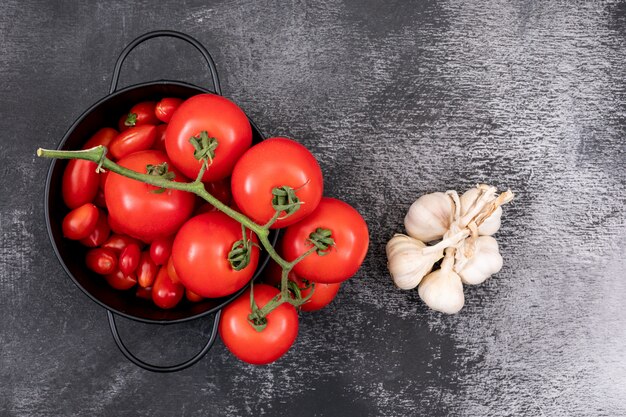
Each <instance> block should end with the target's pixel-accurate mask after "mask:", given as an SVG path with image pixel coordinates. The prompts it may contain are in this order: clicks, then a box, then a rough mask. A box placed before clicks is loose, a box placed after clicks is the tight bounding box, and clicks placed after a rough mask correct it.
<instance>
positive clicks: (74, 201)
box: [61, 159, 100, 209]
mask: <svg viewBox="0 0 626 417" xmlns="http://www.w3.org/2000/svg"><path fill="white" fill-rule="evenodd" d="M97 167H98V164H96V163H95V162H90V161H85V160H83V159H72V160H71V161H70V162H69V163H68V164H67V167H66V168H65V171H64V172H63V183H62V186H61V189H62V191H63V201H64V202H65V205H66V206H68V207H69V208H71V209H75V208H76V207H79V206H82V205H83V204H86V203H91V202H92V201H93V200H94V198H96V194H97V193H98V186H99V185H100V178H99V177H98V173H97V172H96V168H97Z"/></svg>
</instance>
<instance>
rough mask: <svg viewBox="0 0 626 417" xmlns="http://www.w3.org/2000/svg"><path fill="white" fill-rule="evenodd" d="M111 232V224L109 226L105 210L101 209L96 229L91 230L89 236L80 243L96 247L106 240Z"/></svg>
mask: <svg viewBox="0 0 626 417" xmlns="http://www.w3.org/2000/svg"><path fill="white" fill-rule="evenodd" d="M110 234H111V226H109V222H108V221H107V215H106V213H105V212H104V211H102V210H99V213H98V221H97V222H96V227H95V229H93V232H91V233H90V234H89V236H87V237H86V238H84V239H81V240H80V243H82V244H83V245H85V246H87V247H90V248H95V247H98V246H100V245H102V244H103V243H104V242H106V240H107V239H108V238H109V235H110Z"/></svg>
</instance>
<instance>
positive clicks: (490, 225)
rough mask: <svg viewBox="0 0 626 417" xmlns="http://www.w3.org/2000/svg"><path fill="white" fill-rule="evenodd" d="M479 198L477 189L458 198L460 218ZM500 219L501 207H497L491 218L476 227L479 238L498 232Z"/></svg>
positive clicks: (479, 193)
mask: <svg viewBox="0 0 626 417" xmlns="http://www.w3.org/2000/svg"><path fill="white" fill-rule="evenodd" d="M480 196H481V190H480V189H479V188H470V189H469V190H467V191H466V192H464V193H463V195H462V196H461V198H460V201H461V216H465V215H466V214H467V212H468V211H469V210H470V209H471V208H472V206H473V205H474V203H475V202H476V200H478V198H479V197H480ZM494 199H495V197H494ZM501 218H502V207H498V208H497V209H496V210H495V211H494V212H493V213H492V214H491V216H489V217H487V219H486V220H485V221H484V222H483V223H482V224H481V225H480V226H478V234H479V235H481V236H491V235H493V234H495V233H496V232H497V231H498V230H500V221H501Z"/></svg>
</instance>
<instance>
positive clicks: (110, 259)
mask: <svg viewBox="0 0 626 417" xmlns="http://www.w3.org/2000/svg"><path fill="white" fill-rule="evenodd" d="M85 263H86V264H87V268H89V269H91V270H92V271H93V272H95V273H96V274H100V275H107V274H111V273H113V272H114V271H115V269H116V268H117V256H116V255H115V252H113V251H112V250H111V249H106V248H96V249H91V250H90V251H88V252H87V255H86V256H85Z"/></svg>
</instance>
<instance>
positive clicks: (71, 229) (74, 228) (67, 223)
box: [62, 203, 100, 240]
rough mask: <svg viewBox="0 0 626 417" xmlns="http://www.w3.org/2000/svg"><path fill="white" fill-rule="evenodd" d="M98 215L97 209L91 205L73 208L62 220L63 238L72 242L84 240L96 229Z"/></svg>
mask: <svg viewBox="0 0 626 417" xmlns="http://www.w3.org/2000/svg"><path fill="white" fill-rule="evenodd" d="M99 215H100V213H99V210H98V207H96V206H94V205H93V204H91V203H87V204H83V205H82V206H80V207H78V208H75V209H74V210H72V211H70V212H69V213H68V214H67V215H66V216H65V218H64V219H63V225H62V229H63V236H65V237H66V238H68V239H73V240H80V239H84V238H86V237H87V236H89V235H90V234H91V232H93V230H94V229H95V228H96V224H98V217H99Z"/></svg>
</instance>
